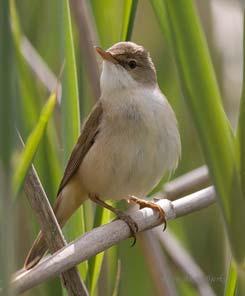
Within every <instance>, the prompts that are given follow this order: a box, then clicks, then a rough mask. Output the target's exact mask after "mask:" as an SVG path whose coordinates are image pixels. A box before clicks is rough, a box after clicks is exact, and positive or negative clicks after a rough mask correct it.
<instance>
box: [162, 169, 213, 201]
mask: <svg viewBox="0 0 245 296" xmlns="http://www.w3.org/2000/svg"><path fill="white" fill-rule="evenodd" d="M210 183H211V181H210V178H209V174H208V168H207V166H205V165H204V166H201V167H199V168H197V169H195V170H192V171H190V172H188V173H186V174H184V175H182V176H180V177H178V178H175V179H174V180H172V181H170V182H168V183H166V185H165V186H164V196H165V197H166V198H167V199H170V200H175V199H178V198H180V197H182V196H184V195H187V194H190V193H192V192H195V191H198V190H200V189H202V188H205V187H206V186H208V185H210Z"/></svg>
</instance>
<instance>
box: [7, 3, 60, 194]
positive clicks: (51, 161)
mask: <svg viewBox="0 0 245 296" xmlns="http://www.w3.org/2000/svg"><path fill="white" fill-rule="evenodd" d="M10 11H11V25H12V26H11V27H12V35H13V40H14V45H15V56H16V62H17V75H18V85H19V89H20V100H19V101H20V102H21V103H20V112H19V113H20V114H22V116H21V117H22V118H21V120H23V131H22V129H21V128H20V127H19V130H20V131H21V134H22V135H23V136H25V135H26V134H28V133H29V132H30V131H31V130H32V129H33V128H34V126H35V125H36V122H37V120H38V118H39V109H40V106H39V105H40V102H39V100H38V99H39V97H40V95H39V93H38V91H37V87H36V84H35V83H34V82H35V81H34V79H33V74H32V73H31V72H30V69H29V67H28V65H27V64H26V62H25V60H24V57H23V55H22V50H21V44H22V38H23V33H22V30H21V26H20V22H19V17H18V13H17V10H16V5H15V1H14V0H11V1H10ZM57 146H58V145H57V136H56V134H55V129H54V125H53V122H52V121H50V122H49V125H48V127H47V132H46V133H45V136H44V137H43V140H42V142H41V143H40V145H39V153H38V154H37V156H36V157H35V159H36V161H37V162H36V165H37V168H38V169H39V171H40V173H41V174H42V175H43V174H44V173H45V177H46V178H45V179H44V181H47V182H44V183H45V184H46V185H50V186H48V187H50V188H46V190H47V191H48V192H49V193H51V194H50V196H49V198H50V199H51V198H54V196H55V191H56V190H57V185H58V182H59V180H60V173H61V167H60V162H59V158H58V153H57Z"/></svg>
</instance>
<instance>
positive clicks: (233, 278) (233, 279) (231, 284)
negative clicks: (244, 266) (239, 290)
mask: <svg viewBox="0 0 245 296" xmlns="http://www.w3.org/2000/svg"><path fill="white" fill-rule="evenodd" d="M236 287H237V270H236V266H235V264H234V262H231V263H230V266H229V270H228V276H227V279H226V284H225V293H224V295H225V296H235V295H236Z"/></svg>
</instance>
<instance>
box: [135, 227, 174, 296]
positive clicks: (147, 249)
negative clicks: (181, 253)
mask: <svg viewBox="0 0 245 296" xmlns="http://www.w3.org/2000/svg"><path fill="white" fill-rule="evenodd" d="M138 237H139V241H140V245H141V249H142V251H143V254H144V258H145V259H146V263H147V264H148V269H149V272H150V274H151V277H152V280H153V283H154V287H155V288H156V291H157V295H159V296H162V295H171V296H177V295H178V294H177V291H176V287H175V283H174V280H173V276H172V275H171V271H170V269H169V266H168V264H167V260H166V258H165V256H164V253H163V251H162V249H161V245H160V242H159V240H158V239H156V237H155V235H154V233H153V232H152V229H150V230H148V231H145V232H143V233H140V234H139V235H138Z"/></svg>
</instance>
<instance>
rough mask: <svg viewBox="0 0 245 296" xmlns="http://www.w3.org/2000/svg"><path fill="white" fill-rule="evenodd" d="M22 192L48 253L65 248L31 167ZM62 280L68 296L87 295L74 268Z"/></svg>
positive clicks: (54, 218) (63, 240)
mask: <svg viewBox="0 0 245 296" xmlns="http://www.w3.org/2000/svg"><path fill="white" fill-rule="evenodd" d="M24 190H25V193H26V196H27V197H28V200H29V202H30V204H31V207H32V209H33V210H34V212H35V213H36V215H37V218H38V220H39V223H40V226H41V229H42V232H43V233H44V236H45V240H46V243H47V245H48V248H49V250H50V252H51V253H54V252H56V251H57V250H58V249H61V248H62V247H64V246H66V241H65V239H64V237H63V235H62V232H61V229H60V227H59V224H58V222H57V220H56V217H55V215H54V212H53V210H52V207H51V205H50V203H49V201H48V198H47V196H46V194H45V192H44V190H43V188H42V185H41V183H40V181H39V178H38V176H37V173H36V171H35V169H34V167H33V166H32V167H31V169H30V171H29V173H28V175H27V177H26V180H25V184H24ZM62 279H63V284H64V285H65V287H66V289H67V291H68V295H74V296H75V295H76V296H77V295H81V296H87V295H88V292H87V289H86V287H85V285H84V283H83V282H82V280H81V278H80V276H79V273H78V271H77V269H76V268H75V267H73V268H71V269H69V270H67V271H66V272H65V273H63V274H62Z"/></svg>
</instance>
